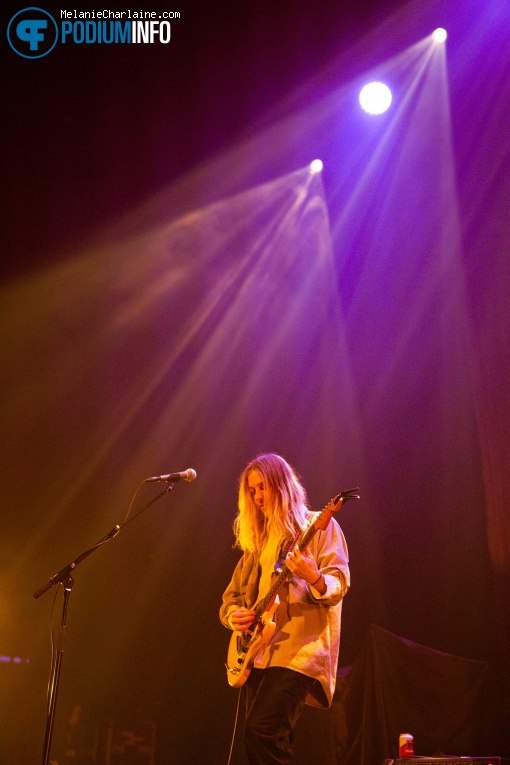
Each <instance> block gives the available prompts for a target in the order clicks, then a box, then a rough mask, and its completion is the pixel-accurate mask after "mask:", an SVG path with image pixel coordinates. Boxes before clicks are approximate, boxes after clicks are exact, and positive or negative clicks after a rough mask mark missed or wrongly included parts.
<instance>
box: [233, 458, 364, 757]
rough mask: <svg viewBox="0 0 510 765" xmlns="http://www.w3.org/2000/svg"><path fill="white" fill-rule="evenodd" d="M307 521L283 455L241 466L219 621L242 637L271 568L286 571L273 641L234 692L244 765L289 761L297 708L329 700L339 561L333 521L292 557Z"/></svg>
mask: <svg viewBox="0 0 510 765" xmlns="http://www.w3.org/2000/svg"><path fill="white" fill-rule="evenodd" d="M314 517H315V515H314V514H312V513H311V512H310V511H309V509H308V507H307V498H306V493H305V490H304V488H303V486H302V485H301V482H300V480H299V478H298V476H297V475H296V473H295V472H294V470H293V468H292V467H291V466H290V465H289V464H288V463H287V462H286V461H285V460H284V459H283V457H280V456H279V455H277V454H262V455H260V456H259V457H257V458H256V459H254V460H253V461H252V462H250V463H249V464H248V465H247V466H246V468H245V469H244V471H243V473H242V475H241V478H240V482H239V506H238V514H237V517H236V519H235V521H234V532H235V537H236V546H238V547H239V548H241V550H242V551H243V556H242V558H241V559H240V561H239V563H238V564H237V566H236V568H235V571H234V574H233V577H232V580H231V582H230V584H229V585H228V587H227V589H226V590H225V592H224V593H223V602H222V606H221V609H220V619H221V621H222V623H223V624H224V625H225V626H226V627H229V628H230V629H232V630H236V631H238V632H247V631H248V632H249V631H250V627H251V625H252V622H253V621H254V618H255V611H254V605H255V604H256V602H257V601H258V600H260V599H262V598H263V597H264V596H265V595H267V594H268V593H269V590H270V588H271V581H272V579H273V577H274V576H275V573H274V572H275V568H276V569H278V564H279V565H280V567H281V565H283V564H284V563H286V564H287V567H288V569H289V570H290V571H291V572H292V575H291V578H290V581H289V578H286V579H285V580H284V583H283V584H282V585H281V587H280V589H279V591H278V596H279V599H280V603H279V605H278V607H277V609H276V612H275V616H274V620H275V622H276V630H275V633H274V636H273V637H272V639H271V640H270V642H269V644H268V645H267V647H266V648H265V650H263V651H262V652H261V653H260V654H259V655H258V656H257V657H256V658H255V660H254V662H253V668H252V670H251V672H250V674H249V676H248V679H247V680H246V683H245V685H244V686H243V690H244V691H245V702H246V724H245V746H246V753H247V756H248V762H249V763H250V765H272V764H273V763H274V764H275V765H276V763H278V765H283V764H285V765H288V763H293V762H294V760H293V756H292V748H291V743H292V730H293V728H294V725H295V723H296V721H297V719H298V717H299V715H300V713H301V712H302V710H303V708H304V705H305V703H307V704H311V705H313V706H318V707H329V706H330V705H331V702H332V699H333V692H334V690H335V681H336V670H337V661H338V651H339V647H340V616H341V610H342V599H343V597H344V596H345V594H346V593H347V590H348V588H349V581H350V580H349V566H348V555H347V546H346V543H345V539H344V536H343V534H342V531H341V529H340V527H339V525H338V523H337V522H336V520H335V519H334V518H332V519H331V520H330V522H329V524H328V525H327V527H326V528H325V529H320V530H318V531H317V532H316V533H314V535H313V536H312V538H311V540H310V542H309V544H308V545H307V546H306V547H305V548H304V549H303V550H302V551H300V550H299V548H298V545H297V541H298V540H299V537H300V536H301V532H302V530H303V529H304V528H305V526H306V525H307V523H308V522H309V521H310V520H311V519H312V520H313V518H314ZM280 570H281V569H280Z"/></svg>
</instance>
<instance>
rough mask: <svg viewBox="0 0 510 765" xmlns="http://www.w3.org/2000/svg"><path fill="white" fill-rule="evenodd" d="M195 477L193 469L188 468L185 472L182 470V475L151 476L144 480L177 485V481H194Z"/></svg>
mask: <svg viewBox="0 0 510 765" xmlns="http://www.w3.org/2000/svg"><path fill="white" fill-rule="evenodd" d="M196 477H197V472H196V470H193V468H188V469H187V470H183V471H182V473H167V475H153V476H152V477H151V478H146V479H145V481H146V482H147V481H163V482H164V483H177V481H194V480H195V478H196Z"/></svg>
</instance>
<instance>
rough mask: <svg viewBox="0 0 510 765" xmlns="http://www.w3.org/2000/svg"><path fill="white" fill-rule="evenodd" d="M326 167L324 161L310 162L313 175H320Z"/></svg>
mask: <svg viewBox="0 0 510 765" xmlns="http://www.w3.org/2000/svg"><path fill="white" fill-rule="evenodd" d="M323 167H324V165H323V164H322V159H314V160H313V162H310V172H311V173H312V175H317V173H320V171H321V170H322V168H323Z"/></svg>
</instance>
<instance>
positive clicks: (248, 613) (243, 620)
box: [228, 606, 255, 632]
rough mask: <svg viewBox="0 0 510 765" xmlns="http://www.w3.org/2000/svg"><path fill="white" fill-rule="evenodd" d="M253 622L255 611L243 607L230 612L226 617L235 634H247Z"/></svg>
mask: <svg viewBox="0 0 510 765" xmlns="http://www.w3.org/2000/svg"><path fill="white" fill-rule="evenodd" d="M254 620H255V611H254V610H253V609H249V608H245V607H244V606H241V608H238V609H237V610H236V611H232V613H230V614H229V615H228V621H229V622H230V625H231V627H232V629H234V630H237V632H249V631H250V627H251V625H252V624H253V622H254Z"/></svg>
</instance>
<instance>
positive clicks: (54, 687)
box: [33, 483, 173, 765]
mask: <svg viewBox="0 0 510 765" xmlns="http://www.w3.org/2000/svg"><path fill="white" fill-rule="evenodd" d="M172 489H173V484H172V483H169V484H168V485H167V486H165V488H164V489H163V491H161V492H160V493H159V494H157V495H156V496H155V497H153V499H151V500H150V502H147V504H146V505H144V506H143V507H142V508H141V509H140V510H138V512H136V513H135V514H134V515H132V516H131V518H128V520H126V521H124V523H121V524H120V525H119V524H116V525H115V526H114V527H113V529H111V531H109V532H108V534H106V536H104V537H103V538H102V539H100V540H99V542H96V544H95V545H94V546H93V547H91V548H90V549H88V550H85V552H82V553H81V555H78V557H77V558H76V559H75V560H74V561H72V562H71V563H68V564H67V566H64V568H63V569H61V570H60V571H59V572H58V573H57V574H54V575H53V576H52V577H51V578H50V580H49V581H48V582H46V584H44V585H43V586H42V587H40V588H39V589H38V590H37V592H34V594H33V597H34V598H36V599H37V598H40V597H41V595H43V594H44V593H45V592H46V591H47V590H49V589H50V587H53V585H55V584H60V583H62V584H63V586H64V603H63V607H62V619H61V623H60V631H59V635H58V641H57V649H56V651H55V658H54V660H53V661H52V663H51V671H50V679H49V682H48V693H49V698H48V711H47V717H46V731H45V734H44V746H43V757H42V765H49V762H50V749H51V739H52V735H53V724H54V722H55V708H56V705H57V694H58V685H59V681H60V671H61V667H62V656H63V653H64V638H65V631H66V619H67V609H68V606H69V598H70V595H71V589H72V587H73V584H74V579H73V577H72V576H71V571H74V569H75V568H76V566H77V565H78V564H79V563H81V562H82V560H84V559H85V558H87V557H88V556H89V555H90V554H91V553H93V552H94V550H97V548H98V547H101V546H102V545H104V544H106V542H109V541H110V539H113V538H114V537H116V536H117V534H118V533H119V531H120V530H121V529H123V528H124V526H127V524H128V523H131V521H134V519H135V518H136V517H137V516H138V515H140V513H143V511H144V510H146V509H147V508H148V507H150V505H152V504H154V502H156V501H157V500H158V499H159V498H160V497H162V496H163V495H164V494H167V493H168V492H169V491H171V490H172Z"/></svg>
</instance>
